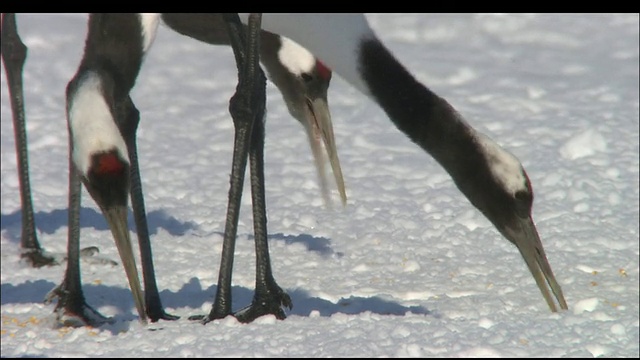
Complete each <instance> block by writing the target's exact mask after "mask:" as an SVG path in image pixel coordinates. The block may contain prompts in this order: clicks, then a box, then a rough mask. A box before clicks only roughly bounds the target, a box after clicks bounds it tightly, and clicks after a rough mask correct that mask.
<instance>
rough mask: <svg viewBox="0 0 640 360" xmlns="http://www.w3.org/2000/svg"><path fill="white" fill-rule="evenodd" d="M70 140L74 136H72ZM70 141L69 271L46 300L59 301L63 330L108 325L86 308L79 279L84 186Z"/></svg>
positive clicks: (105, 320)
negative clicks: (74, 161) (81, 205)
mask: <svg viewBox="0 0 640 360" xmlns="http://www.w3.org/2000/svg"><path fill="white" fill-rule="evenodd" d="M69 139H71V136H69ZM71 151H72V147H71V140H69V233H68V238H67V269H66V270H65V273H64V279H63V280H62V283H61V284H60V285H58V286H57V287H55V288H54V289H53V290H51V291H50V292H49V293H48V294H47V295H46V297H45V304H49V303H51V302H52V301H53V300H54V299H57V300H58V302H57V304H56V307H55V310H54V313H55V314H56V318H57V321H58V324H60V325H62V326H71V327H81V326H87V325H89V326H93V327H98V326H100V325H102V324H104V323H107V322H109V318H106V317H105V316H103V315H102V314H100V313H99V312H98V311H96V310H95V309H93V308H92V307H91V306H89V305H88V304H87V302H86V301H85V297H84V292H83V291H82V280H81V275H80V202H81V196H82V188H81V186H82V182H81V181H80V175H79V174H78V172H77V170H76V168H75V166H74V165H73V160H72V157H71Z"/></svg>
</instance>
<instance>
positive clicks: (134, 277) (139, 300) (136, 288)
mask: <svg viewBox="0 0 640 360" xmlns="http://www.w3.org/2000/svg"><path fill="white" fill-rule="evenodd" d="M102 213H103V214H104V217H105V218H106V219H107V223H108V224H109V228H110V229H111V233H112V234H113V238H114V240H115V242H116V246H117V247H118V253H120V259H122V265H123V266H124V271H125V272H126V274H127V279H128V280H129V287H130V288H131V293H132V294H133V301H134V302H135V304H136V308H137V309H138V315H139V316H140V322H142V323H143V324H146V323H147V315H146V313H145V310H144V295H143V294H142V288H141V286H140V278H139V276H138V269H137V268H136V260H135V258H134V256H133V250H132V248H131V237H130V236H129V229H128V227H127V207H126V206H112V207H109V208H107V209H103V211H102Z"/></svg>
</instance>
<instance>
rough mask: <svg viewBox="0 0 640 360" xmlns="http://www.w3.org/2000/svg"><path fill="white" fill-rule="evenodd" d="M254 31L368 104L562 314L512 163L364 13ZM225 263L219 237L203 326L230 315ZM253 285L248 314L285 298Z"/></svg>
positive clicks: (268, 18) (272, 19)
mask: <svg viewBox="0 0 640 360" xmlns="http://www.w3.org/2000/svg"><path fill="white" fill-rule="evenodd" d="M241 18H242V21H243V22H245V23H246V22H247V21H248V19H250V18H251V15H247V14H241ZM262 29H264V30H267V31H270V32H273V33H276V34H279V35H282V36H286V37H289V38H291V39H292V40H294V41H296V42H297V43H298V44H300V45H302V46H304V47H305V48H306V49H308V50H309V51H311V52H312V53H313V54H314V55H315V56H317V57H318V59H321V60H322V61H323V62H324V63H326V64H327V65H328V66H329V68H331V69H332V70H333V71H334V72H335V73H337V74H339V75H340V76H341V77H342V78H343V79H344V80H346V81H347V82H349V83H350V84H351V85H352V86H354V87H355V88H357V89H358V90H360V91H361V92H362V93H363V94H365V95H366V96H368V97H369V98H370V99H371V100H373V101H374V102H376V103H377V104H378V105H379V106H380V107H381V108H382V109H383V110H384V111H385V112H386V113H387V115H388V116H389V118H390V119H391V121H392V122H393V123H394V124H395V125H396V127H397V128H398V129H400V130H401V131H402V132H403V133H405V134H406V135H407V136H408V137H409V139H411V141H413V142H414V143H416V144H417V145H419V146H420V147H421V148H422V149H423V150H425V151H426V152H427V153H428V154H430V155H431V156H432V157H433V158H434V159H435V160H436V161H437V162H438V163H439V164H440V165H441V166H442V167H443V168H444V169H445V170H446V171H447V172H448V173H449V175H450V176H451V178H452V179H453V181H454V183H455V184H456V186H457V187H458V189H459V190H460V191H461V192H462V193H463V194H464V195H465V196H466V197H467V199H469V201H470V202H471V204H472V205H473V206H475V207H476V208H477V209H478V210H480V212H481V213H482V214H483V215H484V216H485V217H486V218H487V219H488V220H490V221H491V223H493V225H494V226H495V227H496V229H498V231H499V232H500V233H501V234H502V235H503V236H504V237H505V238H506V239H507V240H509V241H510V242H511V243H513V244H514V245H515V246H516V247H517V248H518V250H519V251H520V254H521V255H522V257H523V259H524V261H525V263H526V264H527V267H528V268H529V271H530V272H531V274H532V275H533V277H534V279H535V281H536V284H537V285H538V288H539V289H540V291H541V292H542V295H543V297H544V299H545V301H546V302H547V304H548V306H549V308H550V309H551V311H553V312H555V311H557V310H558V308H557V306H556V304H555V302H554V299H553V297H552V296H551V294H550V292H549V288H551V292H552V293H553V295H554V296H555V299H556V300H557V301H558V303H559V305H560V308H561V309H567V308H568V307H567V303H566V301H565V299H564V295H563V294H562V289H561V288H560V285H559V284H558V282H557V281H556V279H555V276H554V275H553V271H552V270H551V266H550V265H549V261H548V260H547V256H546V254H545V251H544V248H543V246H542V242H541V240H540V237H539V235H538V232H537V230H536V227H535V224H534V222H533V219H532V217H531V210H532V206H533V190H532V187H531V181H530V180H529V177H528V175H527V173H526V171H525V170H524V168H523V167H522V165H521V164H520V161H518V159H517V158H516V157H515V156H514V155H513V154H511V153H510V152H508V151H506V150H504V149H503V148H502V147H500V146H499V145H498V144H497V143H495V142H494V141H493V140H491V139H490V138H489V137H487V136H486V135H484V134H482V133H480V132H478V131H477V130H475V129H474V128H472V127H471V126H470V125H469V124H468V123H467V122H466V121H465V120H464V119H463V117H462V115H460V114H459V113H458V112H457V111H456V110H455V109H454V108H453V107H452V106H451V105H450V104H449V103H448V102H447V101H446V100H445V99H443V98H442V97H440V96H438V95H436V94H435V93H434V92H433V91H431V90H430V89H429V88H427V87H426V86H424V85H423V84H421V83H420V82H418V81H417V80H416V79H415V78H414V77H413V76H412V75H411V73H410V72H409V71H408V70H407V69H406V68H405V67H404V66H403V65H402V64H401V63H400V62H399V61H398V60H397V59H396V58H395V57H394V56H393V54H392V53H391V52H390V51H389V50H388V49H387V48H386V47H385V46H384V45H383V44H382V42H381V41H380V40H379V39H378V38H377V36H376V35H375V33H374V31H373V30H372V29H371V27H370V26H369V24H368V22H367V19H366V18H365V16H364V14H264V15H263V16H262ZM256 241H258V239H257V238H256ZM263 241H265V242H266V239H265V240H263ZM227 249H228V250H227ZM225 250H227V251H228V252H227V253H225ZM227 257H233V241H232V239H226V238H225V244H224V245H223V254H222V258H223V262H222V264H221V268H220V278H221V279H219V284H218V290H217V294H216V298H215V303H214V305H213V308H212V309H211V313H210V314H209V316H208V318H206V319H205V320H204V321H205V322H206V321H208V320H210V319H213V318H219V317H221V316H224V315H227V314H230V313H231V309H230V308H229V304H230V303H231V301H230V291H229V289H230V283H231V282H230V278H231V267H230V266H229V265H228V264H230V263H232V261H226V262H225V259H226V258H227ZM259 259H260V258H258V260H259ZM267 259H268V257H267ZM258 267H260V265H258ZM259 273H260V272H259ZM223 279H224V281H223ZM261 281H262V282H264V283H265V284H266V285H267V286H266V289H265V290H262V292H261V293H259V292H258V291H256V297H255V298H254V300H253V303H252V305H251V307H250V308H249V311H250V312H252V311H254V309H256V308H261V307H268V306H271V307H275V306H276V305H277V304H279V303H282V304H285V305H286V303H287V300H288V298H286V297H285V296H283V295H282V291H281V290H280V289H279V288H277V287H275V286H273V285H274V284H275V282H273V281H271V280H269V279H266V280H261ZM259 285H260V284H259V283H257V284H256V288H258V286H259ZM261 294H267V295H266V296H264V295H261ZM264 304H270V305H266V306H265V305H264Z"/></svg>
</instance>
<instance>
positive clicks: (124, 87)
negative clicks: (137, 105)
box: [78, 13, 144, 99]
mask: <svg viewBox="0 0 640 360" xmlns="http://www.w3.org/2000/svg"><path fill="white" fill-rule="evenodd" d="M88 26H89V31H88V34H87V39H86V43H85V54H84V57H83V59H82V63H81V65H80V69H79V70H78V74H81V73H82V72H85V71H94V72H97V73H98V74H100V75H101V77H102V78H103V80H104V79H105V78H106V79H111V80H112V84H109V82H111V81H110V80H109V81H107V84H105V86H113V88H112V89H105V90H107V91H108V90H112V91H113V92H112V94H113V96H114V97H115V99H123V98H125V97H126V96H128V95H129V92H130V91H131V89H132V88H133V86H134V85H135V81H136V78H137V77H138V73H139V71H140V67H141V65H142V59H143V56H144V52H143V35H142V25H141V23H140V18H139V16H138V15H137V14H103V13H101V14H91V16H90V17H89V25H88Z"/></svg>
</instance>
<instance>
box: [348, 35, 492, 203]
mask: <svg viewBox="0 0 640 360" xmlns="http://www.w3.org/2000/svg"><path fill="white" fill-rule="evenodd" d="M359 61H360V70H361V72H362V74H363V77H364V80H365V83H366V84H367V86H368V87H369V90H370V92H371V94H372V96H373V97H374V99H375V100H376V101H377V102H378V104H380V106H381V107H382V108H383V109H384V111H385V112H386V113H387V115H388V116H389V118H390V119H391V120H392V121H393V123H394V124H395V125H396V126H397V127H398V129H400V130H401V131H402V132H403V133H405V134H406V135H407V136H408V137H409V138H410V139H411V140H412V141H413V142H415V143H416V144H418V145H419V146H420V147H422V148H423V149H424V150H425V151H427V152H428V153H429V154H430V155H431V156H433V158H434V159H436V160H437V161H438V163H440V165H442V166H443V167H444V168H445V170H446V171H447V172H448V173H449V174H450V175H451V177H452V178H453V180H454V181H455V183H456V185H457V186H458V188H459V189H460V190H461V191H462V192H463V193H464V194H465V195H466V196H467V197H468V198H469V200H471V202H472V203H474V205H476V206H481V205H480V204H479V203H478V202H477V201H476V199H475V198H476V194H475V192H476V191H478V189H479V186H480V187H481V184H482V182H483V181H493V180H492V176H491V175H490V173H489V166H488V164H487V160H486V159H485V157H484V154H483V150H482V148H481V147H480V145H479V144H478V142H477V141H476V139H475V137H474V130H473V129H472V128H471V127H470V126H469V125H468V124H467V123H466V122H465V121H464V120H463V119H462V117H461V116H460V115H459V114H458V113H457V112H456V111H455V109H454V108H453V107H452V106H451V105H449V103H448V102H447V101H446V100H444V99H443V98H441V97H439V96H438V95H436V94H435V93H434V92H433V91H431V90H429V89H428V88H427V87H425V86H424V85H422V84H421V83H419V82H418V81H417V80H416V79H414V77H413V76H412V75H411V74H410V73H409V72H408V71H407V70H406V69H405V68H404V67H403V66H402V65H401V64H400V63H399V62H398V61H397V60H396V59H395V58H394V57H393V55H392V54H391V53H390V52H389V51H388V50H387V49H386V48H385V47H384V46H383V45H382V44H381V43H380V42H378V41H377V40H365V41H363V42H362V43H361V47H360V58H359Z"/></svg>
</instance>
